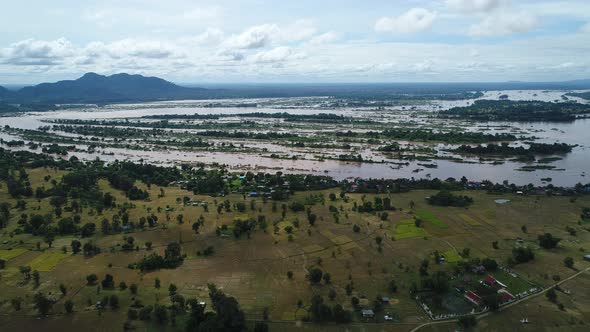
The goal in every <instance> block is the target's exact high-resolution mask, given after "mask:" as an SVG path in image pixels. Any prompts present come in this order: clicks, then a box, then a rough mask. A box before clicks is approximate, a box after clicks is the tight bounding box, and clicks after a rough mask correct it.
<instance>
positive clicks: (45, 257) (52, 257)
mask: <svg viewBox="0 0 590 332" xmlns="http://www.w3.org/2000/svg"><path fill="white" fill-rule="evenodd" d="M68 256H70V255H69V254H64V253H60V252H57V253H54V252H44V253H42V254H41V255H39V256H37V257H35V259H33V260H32V261H31V262H29V264H28V265H29V266H30V267H31V269H32V270H37V271H41V272H49V271H51V270H53V268H54V267H56V266H57V264H59V262H61V261H62V260H63V259H65V258H66V257H68Z"/></svg>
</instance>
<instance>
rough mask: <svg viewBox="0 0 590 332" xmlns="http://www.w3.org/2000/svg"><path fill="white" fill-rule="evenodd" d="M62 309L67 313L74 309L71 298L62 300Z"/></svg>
mask: <svg viewBox="0 0 590 332" xmlns="http://www.w3.org/2000/svg"><path fill="white" fill-rule="evenodd" d="M64 309H65V310H66V312H67V313H68V314H69V313H72V312H73V311H74V302H73V301H72V300H67V301H66V302H64Z"/></svg>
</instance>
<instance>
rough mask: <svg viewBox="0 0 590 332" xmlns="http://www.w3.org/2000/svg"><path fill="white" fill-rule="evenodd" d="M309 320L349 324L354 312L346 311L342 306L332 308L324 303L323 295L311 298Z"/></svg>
mask: <svg viewBox="0 0 590 332" xmlns="http://www.w3.org/2000/svg"><path fill="white" fill-rule="evenodd" d="M309 318H310V319H311V320H312V321H313V322H317V323H321V322H336V323H349V322H350V321H352V312H351V311H350V310H345V309H344V308H343V307H342V305H340V304H335V305H334V306H332V307H330V306H329V305H327V304H326V303H325V302H324V298H323V297H322V296H321V295H314V296H313V297H312V298H311V305H310V307H309Z"/></svg>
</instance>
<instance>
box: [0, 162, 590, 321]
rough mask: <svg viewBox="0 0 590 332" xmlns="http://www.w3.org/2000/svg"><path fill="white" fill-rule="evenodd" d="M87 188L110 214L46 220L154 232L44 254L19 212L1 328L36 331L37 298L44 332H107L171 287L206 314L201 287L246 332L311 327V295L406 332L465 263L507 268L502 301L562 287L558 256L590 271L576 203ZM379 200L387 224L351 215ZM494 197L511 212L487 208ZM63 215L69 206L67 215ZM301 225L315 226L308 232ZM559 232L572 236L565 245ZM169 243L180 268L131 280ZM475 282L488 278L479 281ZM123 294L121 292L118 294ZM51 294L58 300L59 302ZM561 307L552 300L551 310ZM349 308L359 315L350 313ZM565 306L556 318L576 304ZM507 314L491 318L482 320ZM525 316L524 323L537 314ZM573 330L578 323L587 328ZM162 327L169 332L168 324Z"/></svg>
mask: <svg viewBox="0 0 590 332" xmlns="http://www.w3.org/2000/svg"><path fill="white" fill-rule="evenodd" d="M26 172H27V173H28V174H29V181H30V184H31V187H33V188H36V187H41V186H48V182H47V179H48V176H49V177H50V178H54V179H61V178H62V177H63V176H64V175H67V174H68V171H58V170H55V169H52V168H45V169H44V168H35V169H27V170H26ZM227 181H228V186H231V187H242V186H247V185H248V181H250V180H248V179H247V178H240V177H235V178H230V179H228V180H227ZM97 184H98V188H99V190H100V191H102V192H104V193H110V195H111V196H112V197H114V199H115V202H116V205H115V206H113V207H111V208H106V209H103V210H102V211H97V210H96V209H94V208H92V207H85V208H82V209H81V211H79V212H75V211H73V210H70V209H69V208H64V209H63V211H62V212H61V215H60V217H58V218H56V219H57V220H59V219H64V218H68V217H74V215H79V216H80V217H81V218H80V219H81V220H80V222H79V226H80V227H81V226H83V225H84V224H87V223H96V224H97V225H100V224H101V221H102V220H104V219H106V220H116V219H117V218H118V217H117V216H118V215H119V214H120V208H121V207H125V212H126V213H127V214H128V220H129V221H130V222H133V224H135V225H136V223H135V222H136V221H137V220H140V219H141V218H142V217H143V216H145V215H146V214H148V213H149V214H151V215H154V216H156V217H157V220H158V222H157V223H156V224H154V225H153V226H151V227H130V228H127V229H125V230H123V231H120V232H109V233H105V232H103V231H100V230H97V231H96V232H95V233H94V234H93V235H91V236H90V237H84V238H81V237H80V235H79V234H76V233H74V234H72V235H64V236H62V235H58V236H56V237H55V238H54V239H52V241H50V242H48V241H47V240H45V239H44V238H43V237H39V236H36V235H34V234H30V233H26V232H22V231H19V229H20V228H21V226H20V225H19V218H20V217H19V216H20V214H22V213H23V212H19V211H17V210H16V208H11V216H12V217H11V219H10V221H9V223H8V225H7V227H6V228H5V229H3V230H2V240H3V242H2V244H1V246H0V255H1V256H0V258H1V259H4V260H5V261H6V267H5V269H3V270H0V276H1V279H0V290H1V293H2V297H1V298H0V311H1V313H2V314H3V315H11V316H10V317H11V318H10V319H6V320H3V322H2V323H1V324H2V325H0V327H2V326H5V327H7V328H9V327H14V326H15V325H14V324H23V326H30V327H32V328H34V327H35V326H36V324H37V322H36V321H35V320H29V319H26V317H35V316H37V315H38V313H37V310H36V309H35V308H34V307H33V302H32V295H33V294H35V293H39V292H41V293H43V294H48V296H50V297H51V298H52V299H53V305H52V308H51V310H50V311H49V312H48V317H47V318H46V319H45V320H44V321H45V322H47V324H48V325H47V326H50V329H52V328H51V326H55V327H57V326H59V324H60V323H64V322H69V321H72V320H76V321H77V323H76V324H80V325H79V326H81V327H84V328H86V329H91V330H92V329H93V327H92V325H91V324H92V321H93V320H94V319H97V318H98V317H103V318H107V317H108V318H109V321H110V322H111V323H112V324H113V328H120V326H122V325H123V323H124V322H125V321H127V308H130V307H132V306H133V305H134V304H136V303H138V302H137V301H139V303H142V305H148V304H150V305H152V304H160V305H165V306H170V305H172V304H173V303H172V302H171V301H172V297H171V296H169V291H168V288H169V285H170V284H174V285H175V286H176V288H177V291H176V293H177V294H179V295H182V296H183V297H184V298H197V299H198V300H199V301H204V302H206V303H207V308H211V305H212V304H211V302H210V299H209V290H208V287H207V285H208V284H215V285H216V286H217V287H218V288H219V289H222V290H223V292H224V293H226V294H228V295H231V296H232V297H235V298H236V299H237V301H238V302H239V305H240V308H241V310H243V311H244V313H245V317H246V319H247V322H249V323H248V324H253V322H254V321H258V320H262V319H265V318H266V319H268V324H269V326H270V327H271V329H272V328H274V327H279V326H280V327H281V328H283V327H284V328H285V329H287V330H288V329H290V328H293V327H294V326H296V325H295V324H301V323H297V322H300V321H301V320H304V321H305V320H308V319H309V315H310V301H311V299H312V298H313V296H314V295H320V296H322V297H323V299H324V301H325V302H326V303H328V304H329V305H336V304H340V305H342V307H343V308H344V309H345V310H349V311H350V312H351V313H352V317H351V319H352V321H353V323H352V325H350V326H351V328H353V329H354V328H361V327H362V328H368V329H372V328H373V327H375V328H377V329H394V330H404V329H410V328H411V327H412V326H417V325H420V324H422V323H424V322H427V321H429V319H430V318H429V317H428V316H427V315H426V314H425V312H424V311H423V310H422V309H421V308H420V306H419V305H418V304H417V303H416V301H415V299H414V296H415V294H423V295H424V294H428V292H426V293H423V292H424V291H423V289H422V288H423V287H424V286H423V282H424V280H425V279H428V278H430V276H434V275H437V274H438V273H439V272H440V273H445V275H446V276H448V277H449V278H451V277H453V278H454V276H455V275H457V271H458V270H457V267H458V266H459V264H461V263H462V262H463V263H464V262H470V261H472V260H474V259H477V260H478V261H479V260H482V259H485V258H490V259H493V260H495V261H497V262H498V264H501V265H505V266H509V265H510V266H511V271H514V273H517V274H518V278H517V279H514V280H512V279H511V278H512V277H511V276H510V275H509V274H507V273H505V272H503V271H501V270H498V271H496V272H490V273H489V274H491V275H493V276H494V277H496V278H497V279H498V280H499V281H502V282H504V283H506V284H507V286H508V289H509V291H511V292H513V293H519V292H521V291H523V290H525V289H527V287H529V285H532V284H534V285H537V286H538V287H547V286H550V285H552V284H553V283H554V282H555V280H558V279H557V278H564V277H566V276H568V275H570V274H572V270H571V269H569V268H567V267H565V266H564V264H563V260H564V258H565V257H566V256H571V257H574V258H575V264H576V265H575V266H576V267H577V268H584V267H586V266H587V265H588V263H586V262H584V261H582V260H581V259H580V257H581V254H582V253H583V252H584V250H586V248H587V247H588V245H587V243H588V240H589V239H590V235H589V234H588V230H587V229H586V228H587V227H586V226H585V223H580V218H579V215H580V211H582V208H583V207H587V206H589V205H590V199H588V197H587V196H581V197H578V198H576V199H575V200H572V199H571V198H568V197H558V196H538V195H532V196H522V195H515V194H502V195H489V194H487V193H485V192H483V191H463V192H462V194H463V195H468V196H470V197H472V198H473V201H474V203H473V204H472V205H470V206H468V207H441V206H433V205H430V204H428V203H427V202H426V197H430V196H432V195H434V194H436V192H437V191H435V190H412V191H409V192H405V193H395V194H394V193H382V194H361V193H354V192H342V191H341V190H340V189H339V188H337V187H335V188H332V189H324V190H306V191H294V193H293V194H292V195H290V196H289V197H288V198H287V199H284V200H279V201H276V200H270V199H267V198H266V197H257V196H251V195H247V194H245V193H244V194H242V193H239V192H236V193H228V194H227V195H225V196H224V197H219V196H217V197H212V196H209V195H202V194H194V193H193V192H189V191H187V190H186V189H183V188H182V185H171V186H167V187H161V186H158V185H154V184H151V185H149V186H148V185H146V184H145V183H141V182H137V183H136V186H137V187H138V189H140V190H145V191H146V192H147V193H148V194H149V199H147V200H133V201H131V200H129V199H128V197H127V196H126V195H125V193H124V192H122V191H121V190H117V189H115V188H113V187H112V186H111V184H109V182H108V181H107V180H106V179H99V180H98V182H97ZM185 197H188V200H187V199H185ZM0 198H1V199H2V201H3V202H8V203H9V204H10V206H16V205H17V200H16V199H14V198H12V197H11V196H10V194H9V193H8V191H7V186H6V184H3V185H2V187H1V188H0ZM377 198H379V199H384V198H388V199H390V201H391V205H392V208H390V210H389V211H387V212H388V213H387V216H386V217H385V218H383V217H382V213H381V212H377V211H369V212H367V211H362V212H361V211H359V209H358V207H360V206H366V204H365V202H373V201H377V200H376V199H377ZM499 198H502V199H507V200H509V202H508V203H506V204H497V203H495V200H497V199H499ZM20 200H23V201H24V202H26V208H25V210H24V212H25V213H27V212H28V213H31V214H39V215H45V214H54V213H55V211H53V210H54V207H53V205H52V204H51V202H50V198H49V197H48V198H41V199H38V198H26V197H23V198H20ZM191 202H204V203H199V204H192V203H191ZM226 202H229V203H226ZM295 202H297V203H301V204H302V205H303V209H299V208H296V206H297V204H294V203H295ZM69 204H71V202H69V203H67V204H66V207H67V206H69ZM218 207H219V209H218ZM179 215H182V217H180V218H179V217H178V216H179ZM310 215H315V217H314V218H313V219H314V222H313V223H312V222H311V221H310V220H311V218H310ZM261 216H263V217H262V219H261ZM564 216H568V217H564ZM197 220H202V224H201V226H200V228H198V232H195V229H194V226H193V224H194V222H195V221H197ZM248 220H258V222H257V227H255V228H254V229H251V230H250V231H248V232H247V234H245V233H242V234H241V235H238V236H236V234H237V233H236V227H242V226H239V225H240V223H242V222H246V221H248ZM261 220H264V223H261V222H260V221H261ZM420 220H421V222H420ZM54 222H55V221H54ZM523 228H526V232H524V231H523ZM568 229H575V230H576V232H575V235H572V232H571V231H569V230H568ZM542 233H551V234H553V235H555V236H557V237H559V238H561V239H562V240H561V242H560V243H559V246H558V247H557V248H555V249H550V250H547V249H542V248H540V247H539V246H538V243H537V235H539V234H542ZM129 237H132V238H133V241H132V243H133V246H132V247H131V248H129V249H131V250H129V249H126V248H125V247H124V245H125V244H126V243H128V241H127V239H128V238H129ZM73 240H79V241H81V242H83V243H87V242H91V243H93V244H94V245H96V246H97V247H99V248H100V253H98V254H95V255H92V256H88V255H83V254H82V253H78V254H73V253H72V248H71V243H72V241H73ZM172 242H176V243H179V244H180V247H181V249H182V253H183V254H184V255H185V258H184V262H183V263H182V265H181V266H179V267H177V268H175V269H156V270H154V271H144V272H142V271H140V270H137V269H131V268H130V266H132V265H133V264H134V263H136V262H138V261H140V260H141V259H142V258H143V257H145V256H146V255H150V254H152V253H158V254H163V252H164V250H165V249H166V247H167V245H168V244H169V243H172ZM494 242H495V243H496V244H494ZM148 243H149V244H148ZM518 246H528V247H530V248H532V250H533V251H534V253H535V259H534V260H533V261H530V262H528V263H523V264H513V263H511V262H510V259H511V257H512V249H513V248H515V247H518ZM208 248H211V249H210V250H207V249H208ZM466 249H467V250H466ZM206 252H207V254H205V253H206ZM435 252H438V253H440V254H441V255H442V257H445V259H446V262H445V263H444V264H443V263H440V262H439V261H436V260H434V259H433V257H434V256H433V255H434V254H433V253H435ZM424 261H428V269H427V272H426V274H423V273H421V272H420V270H421V269H420V267H421V265H422V264H423V262H424ZM23 266H28V267H30V268H31V271H36V273H38V275H39V281H38V283H37V282H35V281H34V280H33V279H34V278H32V277H31V278H30V279H29V278H27V277H26V276H24V275H23V273H22V271H19V270H20V268H21V267H23ZM312 269H319V270H321V271H322V272H323V273H324V274H326V273H329V275H330V276H331V278H330V279H329V281H321V282H319V283H311V282H310V280H309V273H310V270H312ZM90 274H96V276H97V278H98V283H97V285H98V286H97V285H92V286H89V285H88V282H87V280H86V278H87V276H88V275H90ZM107 274H109V275H111V276H112V277H113V279H114V282H115V287H113V288H110V287H100V282H101V280H103V278H105V276H106V275H107ZM486 275H488V273H486V274H484V275H482V276H480V277H476V278H483V277H484V276H486ZM156 280H158V282H159V284H161V286H160V287H159V288H157V287H155V286H154V285H155V284H156ZM477 280H479V279H475V282H477ZM392 281H395V284H396V289H395V290H393V289H392V288H391V286H390V284H391V282H392ZM121 282H124V283H125V285H126V287H127V288H123V287H121V286H120V285H119V284H120V283H121ZM62 284H63V285H64V286H65V288H66V291H65V294H63V293H62V292H60V285H62ZM132 284H135V285H137V293H136V294H132V292H130V290H129V288H128V287H129V285H132ZM473 285H475V284H473ZM15 286H17V287H15ZM454 292H455V291H454V290H453V289H450V290H448V295H445V296H447V298H448V301H452V302H453V301H454V302H456V303H455V307H456V306H463V307H464V306H466V305H467V306H469V304H467V303H464V299H463V298H462V296H461V295H460V294H457V293H454ZM112 295H116V296H117V297H118V299H119V304H118V309H114V308H110V307H109V308H102V309H101V308H99V307H97V306H96V303H97V302H100V301H102V299H103V298H105V296H106V297H109V296H112ZM382 296H387V297H389V302H388V303H386V304H384V305H382V306H381V305H380V306H379V307H380V309H379V311H377V315H376V317H375V318H374V319H371V320H368V321H367V319H365V318H362V317H361V316H360V312H359V310H360V309H361V308H373V307H374V306H375V304H374V301H375V299H376V298H380V297H382ZM565 296H566V295H563V296H561V295H560V298H561V297H565ZM567 296H570V295H567ZM572 296H573V295H572ZM17 298H20V299H22V305H21V308H19V310H18V311H17V310H15V308H14V306H13V305H12V304H11V300H12V299H17ZM354 298H356V299H357V300H358V304H353V301H352V299H354ZM66 301H72V302H73V303H74V310H73V312H72V313H69V314H68V313H66V312H65V310H64V303H66ZM445 301H447V300H445ZM535 301H539V300H535ZM564 301H565V300H564ZM568 303H569V302H568ZM568 303H566V304H565V305H566V306H570V305H574V304H568ZM572 303H573V302H572ZM575 306H576V308H578V309H577V310H585V308H587V306H586V304H584V302H583V301H582V302H576V303H575ZM544 307H546V308H545V309H544V310H548V312H552V310H553V311H555V314H556V315H567V314H568V313H567V311H566V312H565V313H561V312H560V311H559V309H558V308H557V306H555V305H553V306H546V305H544ZM209 310H210V309H209ZM511 310H512V309H511ZM519 310H524V309H519ZM17 313H18V314H17ZM386 313H388V314H395V316H396V317H398V320H397V321H395V322H384V320H383V317H384V314H386ZM441 313H442V312H441ZM506 314H508V313H504V312H501V313H497V314H492V315H491V316H488V317H489V318H486V320H487V319H494V317H495V316H496V315H497V316H498V317H502V315H506ZM100 315H103V316H100ZM186 315H187V314H179V315H178V316H176V317H175V318H174V319H175V320H176V324H178V325H179V326H181V325H182V324H184V322H185V321H186V319H187V316H186ZM530 315H531V317H532V316H533V315H534V312H531V314H530ZM74 317H80V318H82V317H83V318H84V319H82V320H78V319H75V318H74ZM584 317H585V316H584V315H582V316H578V317H577V318H575V319H576V320H582V321H585V320H586V319H587V318H584ZM484 321H485V320H484ZM51 322H53V323H51ZM130 324H132V325H133V326H134V327H135V328H139V329H148V330H151V329H154V328H157V326H158V323H157V322H155V321H154V320H148V321H143V320H133V321H131V323H130ZM303 324H304V325H303V326H308V325H307V324H311V325H309V326H313V325H314V324H317V323H303ZM367 324H368V325H367ZM374 324H377V325H374ZM115 325H118V326H115ZM166 326H168V328H172V327H171V325H169V324H167V325H166ZM355 326H356V327H355ZM377 326H378V327H377ZM330 328H334V329H337V327H336V326H332V325H328V326H327V327H326V329H330Z"/></svg>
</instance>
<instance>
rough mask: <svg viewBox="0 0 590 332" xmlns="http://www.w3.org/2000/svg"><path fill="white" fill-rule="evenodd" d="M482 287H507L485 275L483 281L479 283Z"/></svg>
mask: <svg viewBox="0 0 590 332" xmlns="http://www.w3.org/2000/svg"><path fill="white" fill-rule="evenodd" d="M481 282H482V283H483V284H484V285H487V286H490V287H498V288H506V287H508V286H506V285H504V284H503V283H501V282H499V281H498V280H496V278H494V277H492V276H491V275H489V274H488V275H487V276H486V277H485V278H483V280H482V281H481Z"/></svg>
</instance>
